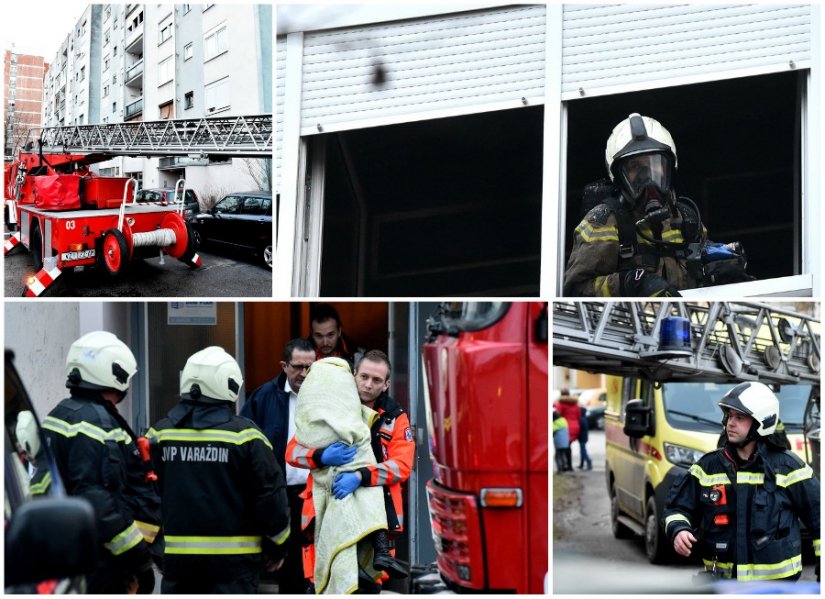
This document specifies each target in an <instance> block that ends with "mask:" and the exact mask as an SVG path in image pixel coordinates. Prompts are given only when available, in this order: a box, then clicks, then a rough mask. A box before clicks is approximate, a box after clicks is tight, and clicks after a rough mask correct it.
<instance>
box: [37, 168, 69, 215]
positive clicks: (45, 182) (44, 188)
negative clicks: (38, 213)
mask: <svg viewBox="0 0 825 599" xmlns="http://www.w3.org/2000/svg"><path fill="white" fill-rule="evenodd" d="M29 178H30V179H31V185H32V194H33V195H34V205H35V206H37V207H38V208H42V209H43V210H77V209H78V208H80V195H79V194H78V190H79V189H80V177H77V176H75V175H49V176H43V177H29Z"/></svg>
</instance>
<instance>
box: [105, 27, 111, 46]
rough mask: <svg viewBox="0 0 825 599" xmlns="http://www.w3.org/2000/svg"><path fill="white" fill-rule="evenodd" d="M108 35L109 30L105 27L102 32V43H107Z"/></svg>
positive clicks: (109, 34)
mask: <svg viewBox="0 0 825 599" xmlns="http://www.w3.org/2000/svg"><path fill="white" fill-rule="evenodd" d="M110 36H111V33H110V32H109V30H108V29H107V30H106V31H105V32H104V33H103V43H104V44H108V43H109V37H110Z"/></svg>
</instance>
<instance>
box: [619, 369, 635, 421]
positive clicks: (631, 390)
mask: <svg viewBox="0 0 825 599" xmlns="http://www.w3.org/2000/svg"><path fill="white" fill-rule="evenodd" d="M638 382H639V379H637V378H633V377H628V378H625V379H624V380H623V381H622V410H621V421H622V422H624V414H625V409H626V408H627V402H629V401H630V400H631V399H638V397H636V388H637V383H638Z"/></svg>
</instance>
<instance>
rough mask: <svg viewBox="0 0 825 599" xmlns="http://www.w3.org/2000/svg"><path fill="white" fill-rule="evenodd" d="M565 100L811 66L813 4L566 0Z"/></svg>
mask: <svg viewBox="0 0 825 599" xmlns="http://www.w3.org/2000/svg"><path fill="white" fill-rule="evenodd" d="M563 14H564V18H563V40H562V55H563V58H562V65H563V66H562V99H563V100H570V99H574V98H578V97H587V96H595V95H604V94H609V93H620V92H624V91H630V90H633V89H650V88H655V87H665V86H668V85H681V84H685V83H693V82H698V81H712V80H718V79H725V78H730V77H735V76H747V75H755V74H762V73H770V72H778V71H781V70H789V69H802V68H808V67H809V66H810V61H811V9H810V6H809V5H768V4H764V5H762V4H756V5H720V6H713V5H707V4H688V5H667V6H656V5H602V6H590V5H575V4H574V5H565V6H564V13H563Z"/></svg>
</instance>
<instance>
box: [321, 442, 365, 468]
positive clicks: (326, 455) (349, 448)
mask: <svg viewBox="0 0 825 599" xmlns="http://www.w3.org/2000/svg"><path fill="white" fill-rule="evenodd" d="M356 451H357V449H356V447H355V446H354V445H347V444H346V443H344V442H343V441H336V442H335V443H333V444H332V445H330V446H329V447H327V448H326V449H325V450H324V451H323V453H321V462H322V463H323V465H324V466H343V465H344V464H349V463H350V462H351V461H352V459H353V458H354V457H355V452H356Z"/></svg>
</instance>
